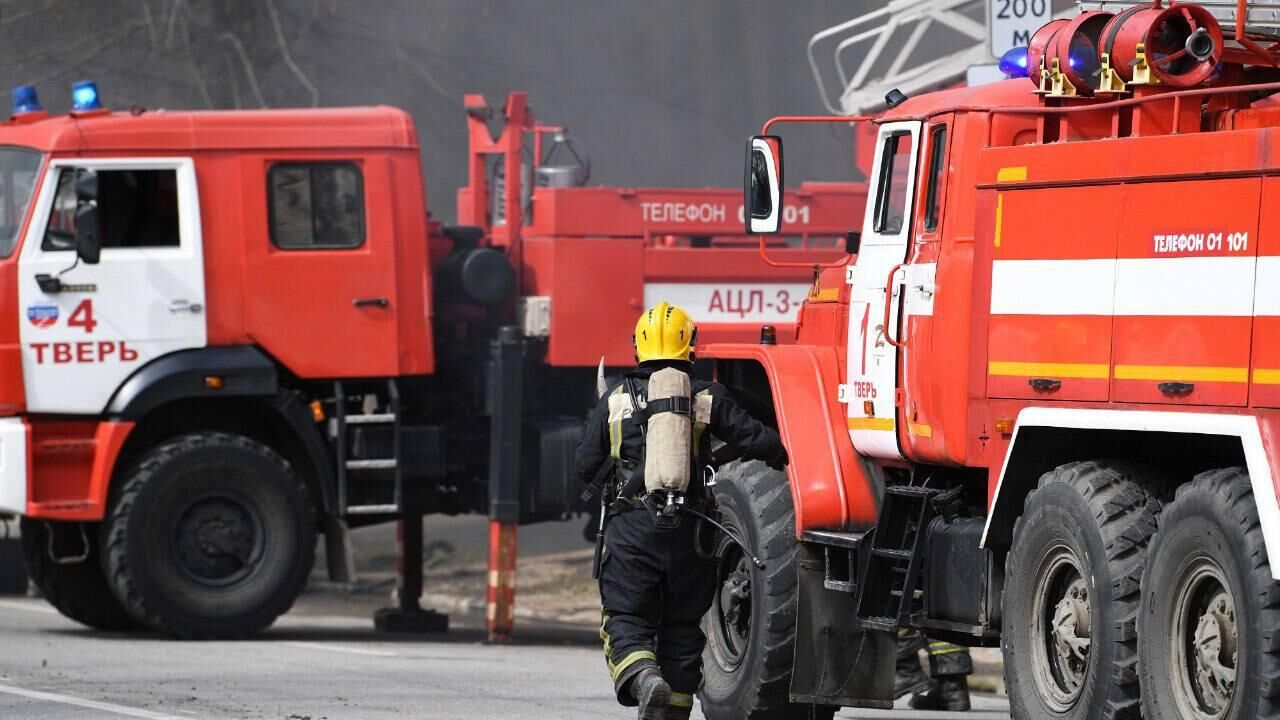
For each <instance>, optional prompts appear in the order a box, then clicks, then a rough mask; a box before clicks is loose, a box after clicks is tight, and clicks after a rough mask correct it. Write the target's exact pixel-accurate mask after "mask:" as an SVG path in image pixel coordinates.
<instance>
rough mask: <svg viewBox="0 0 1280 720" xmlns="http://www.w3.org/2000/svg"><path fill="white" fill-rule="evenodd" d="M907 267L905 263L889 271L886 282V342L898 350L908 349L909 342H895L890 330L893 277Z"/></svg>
mask: <svg viewBox="0 0 1280 720" xmlns="http://www.w3.org/2000/svg"><path fill="white" fill-rule="evenodd" d="M906 265H907V264H906V263H904V262H902V263H898V264H897V265H894V266H893V267H892V268H890V270H889V277H888V278H887V279H886V280H885V281H884V341H885V342H887V343H889V344H890V345H892V346H894V347H896V348H904V347H906V346H907V341H906V340H894V339H893V333H892V332H890V329H889V318H890V317H891V316H892V314H893V313H892V310H893V276H894V275H897V274H898V271H899V270H901V269H902V268H904V267H906ZM904 285H905V283H904Z"/></svg>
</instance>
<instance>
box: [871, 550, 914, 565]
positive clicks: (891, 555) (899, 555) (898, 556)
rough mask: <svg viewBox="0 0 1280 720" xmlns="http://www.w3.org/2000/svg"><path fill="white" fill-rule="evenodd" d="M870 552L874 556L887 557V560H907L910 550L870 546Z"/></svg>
mask: <svg viewBox="0 0 1280 720" xmlns="http://www.w3.org/2000/svg"><path fill="white" fill-rule="evenodd" d="M871 554H872V555H875V556H876V557H882V558H887V559H889V560H900V561H902V562H909V561H910V560H911V555H912V552H911V551H910V550H891V549H889V548H872V550H871Z"/></svg>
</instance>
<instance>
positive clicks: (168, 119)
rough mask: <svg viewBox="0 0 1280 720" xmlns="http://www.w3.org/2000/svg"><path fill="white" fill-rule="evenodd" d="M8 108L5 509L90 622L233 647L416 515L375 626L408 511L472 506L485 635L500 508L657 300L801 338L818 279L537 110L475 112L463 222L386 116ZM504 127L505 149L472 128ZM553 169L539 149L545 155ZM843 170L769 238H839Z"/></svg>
mask: <svg viewBox="0 0 1280 720" xmlns="http://www.w3.org/2000/svg"><path fill="white" fill-rule="evenodd" d="M14 99H15V110H14V114H13V116H12V118H11V119H10V120H9V121H8V122H7V123H4V124H3V125H0V146H3V147H0V215H2V217H3V221H2V222H0V303H2V304H3V307H6V308H8V311H7V312H3V313H0V415H2V416H3V417H0V513H10V514H17V515H21V516H22V523H21V525H22V535H23V541H24V545H25V549H26V560H27V563H28V566H29V571H30V574H31V577H32V578H33V579H34V581H35V583H36V585H38V586H39V588H40V590H41V591H42V593H43V594H44V596H45V597H46V598H47V599H48V600H49V601H50V602H51V603H52V604H53V605H54V606H55V607H57V608H58V609H59V610H60V611H62V612H63V613H64V614H66V615H68V616H70V617H72V618H74V619H76V620H79V621H81V622H84V623H86V624H88V625H91V626H94V627H98V628H113V629H120V628H130V627H138V626H143V625H145V626H149V627H152V628H158V629H161V630H164V631H167V632H170V633H173V634H175V635H178V636H182V637H235V636H242V635H245V634H249V633H253V632H255V631H257V630H260V629H262V628H263V627H265V626H267V625H268V624H270V623H271V622H272V621H273V620H274V619H275V618H276V617H277V616H278V615H279V614H280V613H282V612H284V611H285V610H287V609H288V608H289V606H290V605H291V604H292V603H293V601H294V599H295V598H296V596H297V595H298V593H299V591H300V590H301V589H302V587H303V584H304V582H305V580H306V577H307V575H308V573H309V571H310V570H311V566H312V562H313V550H314V545H315V540H316V537H317V532H321V533H323V534H324V536H325V538H326V540H327V542H328V545H327V548H328V550H329V552H328V556H329V558H330V565H331V568H330V569H331V573H333V574H335V575H337V576H342V575H343V569H344V566H343V563H342V559H343V558H344V557H345V555H344V553H343V547H344V542H343V541H344V539H345V533H346V532H347V530H348V528H349V527H352V526H358V525H364V524H369V523H375V522H385V521H389V520H403V521H404V522H402V526H401V534H402V537H401V540H402V544H403V549H404V553H405V559H404V563H403V567H402V576H401V587H400V602H401V607H400V608H399V609H393V610H390V611H388V612H386V613H384V614H381V615H380V616H379V625H380V626H381V627H386V628H391V629H397V628H398V629H410V628H417V629H427V628H438V627H441V626H442V624H443V623H442V617H441V616H437V615H434V614H431V613H429V612H426V611H423V610H421V609H419V608H418V605H417V603H418V600H417V599H418V596H419V595H420V594H421V567H422V564H421V546H422V536H421V527H422V523H421V517H422V515H423V514H425V513H487V514H489V516H490V517H491V519H492V520H493V521H494V526H493V527H494V531H493V533H492V534H493V544H494V549H495V553H494V555H495V558H496V559H497V561H498V562H499V565H498V566H497V568H496V569H498V570H499V572H496V573H491V577H492V578H496V580H495V582H494V587H493V588H491V599H492V600H494V605H493V608H492V611H491V613H490V618H489V619H490V622H491V628H492V629H493V631H494V633H495V635H497V636H501V635H502V634H504V633H506V632H509V631H510V626H511V601H512V587H513V574H514V562H515V555H514V553H515V530H514V528H515V526H516V524H517V523H528V522H538V521H544V520H553V519H562V518H565V517H567V516H569V515H570V514H571V513H572V512H573V511H574V510H575V501H576V498H577V495H578V492H579V488H577V487H575V485H576V482H574V481H573V480H571V479H570V477H569V472H568V468H569V466H570V463H571V457H572V452H573V448H574V445H575V443H576V439H577V436H578V432H579V426H580V424H581V421H582V417H583V416H584V414H585V411H586V409H587V408H588V407H590V406H591V405H592V404H593V403H594V401H595V385H596V382H595V375H596V366H597V364H598V363H600V362H601V356H602V355H603V360H604V364H605V365H607V366H609V367H610V368H619V367H622V366H626V365H628V364H629V363H631V362H632V353H631V349H630V347H629V345H628V338H627V334H628V328H629V327H630V326H631V323H632V322H634V317H635V316H636V314H637V313H638V312H639V311H640V309H641V308H642V307H643V306H644V305H645V303H647V302H650V301H653V300H655V299H657V298H659V297H662V298H668V299H670V300H672V301H676V302H682V303H684V304H686V305H688V306H689V307H690V308H691V310H693V311H694V312H697V313H698V314H699V315H700V316H701V319H702V320H703V327H704V332H706V333H707V336H708V337H709V338H712V339H715V338H719V339H721V340H741V339H744V338H746V337H750V336H752V335H753V334H754V332H755V330H754V327H755V326H756V325H758V324H760V323H762V322H764V323H776V324H780V327H781V328H783V329H781V330H780V333H781V334H782V335H783V336H784V337H786V336H790V335H793V334H794V318H795V316H796V313H797V312H798V308H799V306H800V303H801V302H802V301H803V299H804V298H805V297H806V296H807V295H808V293H809V292H810V289H811V285H812V279H813V276H812V272H811V271H809V270H796V269H779V268H772V267H769V266H768V265H766V264H765V263H763V262H761V260H760V257H759V254H758V251H757V249H756V248H755V247H754V244H752V245H751V246H746V245H744V244H743V240H744V237H743V231H742V221H741V212H742V211H741V207H740V202H739V201H740V195H738V194H737V193H736V191H727V190H663V189H652V188H634V189H627V188H604V187H585V186H583V185H584V183H585V180H586V177H585V175H586V172H587V166H586V163H585V162H578V161H576V160H575V161H572V162H569V163H566V164H559V165H557V164H555V162H553V161H554V160H555V157H554V156H555V155H557V154H558V155H559V156H562V157H573V156H575V154H576V156H577V157H578V158H579V159H582V160H585V158H582V156H581V152H580V151H579V149H578V148H577V147H576V145H573V144H572V141H571V140H569V139H567V137H566V135H565V132H564V130H563V128H554V127H544V126H542V125H539V124H537V123H536V122H535V121H534V119H533V115H532V114H531V113H530V111H529V109H528V107H527V105H526V99H525V96H524V95H523V94H521V93H515V94H512V95H511V96H510V97H509V98H508V100H507V102H506V105H505V107H503V108H498V109H495V108H490V107H488V106H486V105H485V103H484V101H483V99H482V98H480V97H478V96H469V97H468V98H467V100H466V106H467V115H468V123H469V125H470V138H471V146H470V155H469V158H470V184H469V185H468V186H467V187H466V188H464V189H462V190H461V191H460V192H459V197H458V205H459V212H458V217H459V221H460V224H458V225H453V226H447V225H441V224H440V223H438V222H436V221H435V220H433V219H432V218H431V217H430V215H429V214H428V212H427V206H426V200H425V195H424V190H423V181H422V167H421V163H420V158H419V146H418V140H417V137H416V134H415V130H414V126H413V123H412V121H411V119H410V118H409V116H408V115H407V114H405V113H404V112H402V111H400V110H397V109H394V108H388V107H369V108H347V109H323V110H278V111H253V112H239V111H236V112H173V111H155V112H151V111H142V110H133V111H131V112H110V111H108V110H107V109H105V108H104V107H103V106H102V103H101V101H100V100H99V98H98V97H97V89H96V87H95V86H94V85H92V84H91V83H83V84H78V85H77V86H75V88H74V89H73V100H74V109H73V110H72V112H71V113H70V114H69V115H65V116H58V117H55V116H50V115H49V114H48V113H47V112H45V111H44V110H42V109H41V108H40V105H39V102H38V100H37V98H36V96H35V91H34V89H32V88H29V87H24V88H19V89H18V90H16V91H15V93H14ZM493 125H499V126H501V128H502V129H501V132H500V133H499V134H498V135H497V136H496V137H495V136H494V135H492V134H491V133H490V130H489V128H490V127H491V126H493ZM548 156H552V157H551V158H550V160H549V159H548ZM864 198H865V189H864V188H863V187H862V186H860V185H855V184H846V185H806V186H804V187H802V188H801V189H800V190H799V191H797V192H794V193H789V194H788V196H787V201H786V202H787V205H786V208H785V210H784V213H785V214H786V215H787V216H788V218H789V219H793V220H794V221H795V223H796V227H797V228H799V231H798V232H796V233H795V234H794V236H793V237H792V238H790V239H789V240H787V241H786V242H782V243H779V244H778V246H777V247H775V248H774V251H775V252H777V253H779V254H784V255H787V256H790V257H791V259H793V260H797V261H803V262H819V261H824V260H827V259H830V258H832V257H839V256H842V255H843V252H844V249H843V248H844V242H845V238H844V231H845V227H844V226H843V224H842V223H844V222H845V218H847V217H849V216H850V215H851V214H853V213H856V212H859V211H860V209H861V207H862V204H863V201H864Z"/></svg>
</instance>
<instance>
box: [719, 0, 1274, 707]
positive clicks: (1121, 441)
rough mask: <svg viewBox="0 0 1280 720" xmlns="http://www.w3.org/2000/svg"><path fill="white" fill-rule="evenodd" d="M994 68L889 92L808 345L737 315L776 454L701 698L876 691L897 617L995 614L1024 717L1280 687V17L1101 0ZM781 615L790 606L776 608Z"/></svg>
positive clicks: (935, 621) (766, 225)
mask: <svg viewBox="0 0 1280 720" xmlns="http://www.w3.org/2000/svg"><path fill="white" fill-rule="evenodd" d="M1089 5H1090V8H1088V9H1086V11H1085V12H1082V13H1081V14H1080V15H1079V16H1077V17H1074V18H1069V19H1060V20H1055V21H1053V22H1051V23H1050V24H1049V25H1046V26H1045V27H1044V28H1043V29H1041V30H1040V31H1039V32H1037V33H1036V34H1035V36H1034V38H1033V40H1032V42H1031V44H1030V46H1029V48H1025V49H1023V50H1022V51H1021V52H1020V53H1014V54H1013V55H1011V56H1010V57H1008V58H1006V63H1005V65H1006V67H1012V68H1014V70H1015V72H1014V73H1012V74H1025V75H1027V76H1028V77H1018V78H1016V79H1010V80H1007V81H1005V82H1001V83H996V84H993V85H988V86H982V87H976V88H961V89H953V90H946V91H941V92H935V93H929V94H923V95H920V96H917V97H912V98H905V97H903V96H902V95H901V94H900V93H898V94H896V95H895V94H891V96H890V97H889V98H887V99H886V102H887V103H888V105H889V106H890V109H889V110H888V111H886V112H885V113H884V114H883V115H881V116H878V117H876V118H874V119H871V118H851V117H834V118H814V117H781V118H775V119H773V120H771V121H770V122H769V123H767V124H766V125H765V129H764V133H766V134H764V135H760V136H756V137H754V138H752V140H751V143H750V145H749V146H748V157H749V161H750V162H749V164H748V168H747V176H748V179H747V188H746V204H747V207H748V210H749V218H748V230H749V231H751V232H755V233H770V232H776V231H777V230H778V228H779V226H780V225H785V222H784V220H785V219H781V218H779V215H778V212H777V206H778V198H779V197H780V195H781V192H782V183H781V176H782V165H783V162H782V157H783V156H782V140H781V138H780V137H779V136H777V135H770V134H768V133H769V131H770V129H771V128H773V127H778V126H782V125H787V124H795V123H815V122H837V123H844V124H848V123H870V124H871V125H872V127H873V128H874V133H875V136H876V149H875V155H874V166H873V168H872V171H871V176H870V195H869V197H868V200H867V204H866V209H865V214H864V215H863V221H862V231H861V238H860V239H861V246H860V248H859V252H858V253H857V257H856V260H854V261H852V262H849V263H837V264H833V265H834V266H832V267H829V268H827V269H824V270H823V272H822V276H821V279H820V281H819V288H818V290H817V292H816V293H815V294H814V295H812V296H811V297H810V298H809V300H808V301H807V302H806V304H805V307H804V308H803V310H802V311H801V316H800V321H799V332H798V341H797V343H796V344H794V345H789V346H773V345H768V344H717V345H713V346H712V347H709V348H705V349H704V356H709V357H713V358H715V359H716V361H717V372H718V374H719V377H720V379H721V380H722V381H723V382H726V383H727V384H729V385H730V386H733V387H736V388H739V389H740V390H742V391H743V392H744V393H745V394H751V395H754V396H758V397H767V398H769V399H770V404H771V407H772V409H773V414H774V416H775V417H776V420H777V423H778V426H779V428H780V431H781V434H782V437H783V439H784V442H785V443H786V446H787V448H788V452H789V456H790V465H789V467H788V468H787V472H786V475H785V477H784V476H783V475H782V474H781V473H776V472H774V471H771V470H769V469H768V468H766V467H763V466H761V465H759V464H746V465H738V466H732V467H726V468H723V469H722V470H721V472H720V473H719V483H718V486H717V493H718V497H719V499H720V502H721V506H722V509H723V512H724V514H725V521H726V522H727V523H728V524H731V525H733V526H735V527H736V528H738V529H739V530H740V531H742V532H743V533H744V534H745V535H746V536H747V537H748V538H750V539H751V542H752V544H753V551H754V552H755V553H756V554H757V555H758V556H759V557H760V558H761V559H763V561H764V563H765V566H766V567H765V569H760V568H758V567H755V566H754V565H753V564H752V563H750V562H748V561H747V558H749V557H750V556H749V555H744V554H743V553H742V552H741V551H739V550H738V549H737V548H734V547H733V546H731V545H728V544H726V545H724V546H723V547H722V548H721V550H720V556H719V561H718V562H719V567H720V573H721V576H722V577H723V578H724V581H725V583H726V585H725V586H726V588H730V589H732V592H722V593H721V594H720V595H719V596H718V598H717V601H716V605H715V607H714V608H713V610H712V613H711V614H710V616H709V617H708V619H707V626H708V631H709V636H710V641H709V646H708V650H707V653H706V655H705V656H704V661H705V665H706V686H705V688H704V691H703V694H702V696H703V708H704V711H705V712H706V714H707V715H708V717H711V718H715V719H717V720H728V719H729V718H744V717H747V718H774V717H806V716H807V717H812V716H815V715H817V716H825V717H830V714H831V713H832V711H833V708H835V707H838V706H850V705H855V706H873V707H875V706H879V707H888V706H890V705H891V703H892V699H893V698H892V695H893V667H894V646H895V638H896V632H897V631H898V630H899V629H902V628H908V629H915V630H920V631H923V632H924V633H926V634H927V635H929V636H930V637H932V638H935V639H942V640H949V641H952V642H956V643H962V644H967V645H997V644H998V645H999V646H1000V647H1001V648H1002V649H1003V652H1004V658H1005V665H1004V667H1005V678H1006V685H1007V690H1008V695H1009V700H1010V704H1011V708H1012V714H1013V717H1015V718H1036V719H1039V718H1138V717H1140V716H1141V717H1146V718H1148V719H1149V720H1150V719H1151V718H1157V719H1173V718H1192V719H1196V720H1208V719H1215V720H1216V719H1219V718H1229V719H1231V720H1243V719H1246V718H1248V719H1252V718H1275V717H1280V684H1277V683H1276V682H1275V678H1276V677H1277V676H1280V650H1278V649H1277V645H1276V637H1277V634H1278V633H1280V585H1278V584H1277V580H1280V505H1278V504H1277V486H1276V484H1275V478H1276V473H1277V470H1278V469H1280V446H1278V445H1277V442H1278V439H1280V412H1278V411H1277V408H1280V392H1278V391H1277V387H1278V386H1277V382H1280V372H1278V370H1277V369H1278V368H1280V344H1278V343H1277V339H1278V338H1280V326H1278V325H1277V320H1276V318H1277V316H1280V304H1278V300H1280V298H1278V296H1277V289H1276V288H1277V287H1280V279H1278V278H1277V277H1275V275H1276V273H1277V268H1278V267H1280V264H1278V263H1277V259H1278V257H1280V211H1278V210H1277V208H1280V182H1278V180H1280V155H1277V148H1280V142H1278V141H1280V135H1278V134H1277V133H1278V132H1280V105H1277V104H1276V102H1275V101H1274V99H1273V98H1274V95H1275V93H1277V92H1278V91H1280V73H1277V71H1276V69H1275V68H1276V67H1280V56H1278V55H1277V53H1276V50H1277V44H1276V43H1277V41H1278V40H1280V28H1277V27H1276V26H1275V25H1274V24H1273V23H1271V22H1269V21H1264V20H1263V18H1264V16H1265V17H1270V15H1268V14H1267V13H1265V12H1258V11H1257V8H1255V9H1254V11H1253V12H1251V13H1247V12H1246V10H1247V7H1246V6H1248V5H1265V6H1270V5H1271V4H1270V3H1246V2H1239V3H1238V4H1237V3H1235V2H1229V3H1228V2H1219V3H1212V2H1210V3H1204V4H1192V3H1182V2H1178V3H1170V4H1167V5H1166V4H1162V3H1161V2H1159V1H1158V0H1157V1H1156V2H1144V3H1133V2H1128V3H1121V2H1103V3H1091V4H1089ZM782 617H787V618H794V622H790V621H788V622H781V621H779V620H778V619H779V618H782Z"/></svg>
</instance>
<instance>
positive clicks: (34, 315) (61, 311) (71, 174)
mask: <svg viewBox="0 0 1280 720" xmlns="http://www.w3.org/2000/svg"><path fill="white" fill-rule="evenodd" d="M84 170H93V171H96V172H97V175H98V194H97V200H96V203H97V208H98V226H99V237H100V239H101V243H102V253H101V257H100V261H99V262H98V263H97V264H94V265H89V264H86V263H83V262H79V261H77V259H76V251H75V249H74V245H75V231H76V227H75V223H76V209H77V204H78V200H77V197H76V190H75V181H76V178H77V174H78V173H80V172H82V171H84ZM32 217H33V220H32V222H31V224H30V228H29V229H28V232H27V237H26V240H25V243H24V246H23V250H22V255H21V258H20V259H19V264H18V276H19V277H18V299H19V309H18V312H19V313H21V317H19V323H20V325H21V328H22V330H21V333H20V335H21V339H22V371H23V380H24V382H25V384H26V391H27V408H28V410H29V411H31V412H33V413H72V414H97V413H100V412H102V410H103V408H104V407H106V404H107V401H108V400H109V399H110V398H111V395H112V394H113V393H114V392H115V391H116V388H118V387H120V384H121V383H122V382H124V380H125V379H126V378H127V377H129V376H130V375H131V374H133V373H134V372H135V371H136V370H137V369H138V368H140V367H142V366H143V365H145V364H146V363H147V362H149V361H151V360H154V359H155V358H158V357H160V356H161V355H165V354H168V353H172V352H175V351H178V350H185V349H188V348H199V347H204V345H205V342H206V322H205V282H204V256H203V250H202V242H201V232H200V204H199V199H198V192H197V189H196V173H195V165H194V163H193V162H192V160H191V159H190V158H173V159H163V158H146V159H138V160H131V159H112V160H83V159H68V160H54V161H53V162H51V163H50V164H49V168H48V170H47V174H46V176H45V178H44V182H43V183H42V187H41V190H40V195H39V198H38V200H37V204H36V208H35V211H34V215H33V216H32ZM41 275H49V276H56V277H58V279H59V280H60V282H61V285H62V287H61V289H59V288H56V287H51V286H49V284H48V283H46V287H45V288H44V289H42V288H41V283H40V282H39V281H38V280H37V277H38V276H41Z"/></svg>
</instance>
